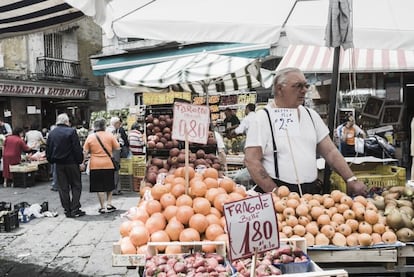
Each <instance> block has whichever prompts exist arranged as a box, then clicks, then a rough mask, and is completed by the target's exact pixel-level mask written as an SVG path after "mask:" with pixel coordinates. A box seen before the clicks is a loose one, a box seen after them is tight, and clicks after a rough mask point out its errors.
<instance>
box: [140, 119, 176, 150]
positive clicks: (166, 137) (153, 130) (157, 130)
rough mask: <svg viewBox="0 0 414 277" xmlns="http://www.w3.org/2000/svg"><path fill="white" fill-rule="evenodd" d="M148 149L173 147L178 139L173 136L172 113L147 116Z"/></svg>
mask: <svg viewBox="0 0 414 277" xmlns="http://www.w3.org/2000/svg"><path fill="white" fill-rule="evenodd" d="M145 122H146V124H147V125H146V128H147V130H146V134H147V146H148V149H159V150H161V149H171V148H173V147H178V141H176V140H173V139H172V138H171V131H172V129H171V128H172V123H173V120H172V118H171V116H170V115H158V116H156V115H152V114H150V115H148V116H147V117H146V118H145Z"/></svg>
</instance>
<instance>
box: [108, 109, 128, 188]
mask: <svg viewBox="0 0 414 277" xmlns="http://www.w3.org/2000/svg"><path fill="white" fill-rule="evenodd" d="M106 131H107V132H109V133H112V134H113V135H114V136H115V138H116V139H117V141H118V143H119V145H120V147H121V149H115V150H114V152H113V153H112V157H113V158H114V160H115V161H116V162H117V163H120V161H121V158H126V157H124V155H125V154H123V153H125V152H126V150H123V149H125V147H126V148H128V152H129V142H128V135H127V134H126V132H125V129H124V128H123V127H122V121H121V119H120V118H119V117H116V116H114V117H111V119H110V124H109V126H108V127H107V128H106ZM114 178H115V188H114V191H113V195H120V194H121V190H120V183H119V171H118V170H115V174H114Z"/></svg>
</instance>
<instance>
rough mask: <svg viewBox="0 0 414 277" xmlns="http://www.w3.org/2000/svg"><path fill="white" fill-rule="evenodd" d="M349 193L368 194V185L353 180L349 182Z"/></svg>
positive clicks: (352, 194) (351, 194)
mask: <svg viewBox="0 0 414 277" xmlns="http://www.w3.org/2000/svg"><path fill="white" fill-rule="evenodd" d="M347 193H348V195H350V196H354V195H362V196H367V193H368V187H367V186H366V185H365V184H364V183H363V182H361V181H358V180H356V181H352V182H350V183H348V184H347Z"/></svg>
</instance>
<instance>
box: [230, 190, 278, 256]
mask: <svg viewBox="0 0 414 277" xmlns="http://www.w3.org/2000/svg"><path fill="white" fill-rule="evenodd" d="M223 211H224V216H225V218H226V225H227V233H228V234H229V242H230V251H229V254H230V255H229V256H230V260H231V261H233V260H237V259H240V258H246V257H250V256H252V255H253V254H254V252H255V249H257V252H258V253H262V252H266V251H268V250H271V249H275V248H279V233H278V227H277V218H276V212H275V209H274V204H273V198H272V195H271V193H265V194H261V195H258V196H252V197H249V198H246V199H242V200H238V201H234V202H229V203H226V204H224V206H223Z"/></svg>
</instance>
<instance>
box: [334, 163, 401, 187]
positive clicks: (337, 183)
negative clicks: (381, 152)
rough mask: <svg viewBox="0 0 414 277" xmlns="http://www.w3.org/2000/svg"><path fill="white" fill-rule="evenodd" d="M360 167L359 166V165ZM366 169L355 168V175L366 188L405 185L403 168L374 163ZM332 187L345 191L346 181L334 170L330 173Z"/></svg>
mask: <svg viewBox="0 0 414 277" xmlns="http://www.w3.org/2000/svg"><path fill="white" fill-rule="evenodd" d="M359 168H361V167H359ZM364 169H367V170H359V171H358V170H355V169H353V171H354V174H355V176H356V177H357V178H358V179H359V180H361V181H362V182H364V183H365V184H366V185H367V186H368V188H375V187H379V188H389V187H394V186H405V182H406V172H405V168H403V167H398V166H392V165H376V166H375V167H373V168H371V169H368V168H364ZM331 183H332V189H338V190H340V191H342V192H346V183H345V181H344V180H343V179H342V177H341V176H339V175H338V174H337V173H336V172H333V173H332V174H331Z"/></svg>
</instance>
